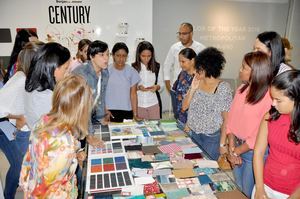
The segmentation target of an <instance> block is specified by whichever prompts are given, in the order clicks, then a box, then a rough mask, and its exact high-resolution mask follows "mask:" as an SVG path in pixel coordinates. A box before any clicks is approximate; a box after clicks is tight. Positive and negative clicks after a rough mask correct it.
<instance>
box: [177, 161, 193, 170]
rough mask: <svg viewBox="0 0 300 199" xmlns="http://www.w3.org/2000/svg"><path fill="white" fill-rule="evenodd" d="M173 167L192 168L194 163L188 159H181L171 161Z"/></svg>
mask: <svg viewBox="0 0 300 199" xmlns="http://www.w3.org/2000/svg"><path fill="white" fill-rule="evenodd" d="M173 168H174V169H192V168H194V163H193V162H192V161H190V160H185V159H182V160H180V161H178V162H175V163H173Z"/></svg>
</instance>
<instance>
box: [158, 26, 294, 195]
mask: <svg viewBox="0 0 300 199" xmlns="http://www.w3.org/2000/svg"><path fill="white" fill-rule="evenodd" d="M182 26H186V25H185V24H182V25H181V27H180V29H179V35H185V34H184V33H190V31H192V29H189V30H183V28H182ZM187 27H188V26H187ZM190 36H191V35H190ZM193 43H194V42H193ZM183 44H184V42H181V45H183ZM178 45H179V44H177V45H173V46H172V47H171V49H170V51H169V54H168V57H167V59H166V62H165V65H168V63H169V59H168V58H169V56H170V54H172V52H173V53H174V49H173V47H174V46H178ZM284 45H285V46H284ZM179 46H180V45H179ZM185 47H187V48H184V49H182V50H180V51H177V52H176V53H177V54H178V55H177V56H178V59H177V60H178V63H180V66H181V69H182V70H181V72H180V73H179V75H178V77H177V79H176V81H175V82H174V84H173V87H172V88H171V89H168V88H170V87H169V86H168V84H169V82H170V81H169V80H168V79H167V80H166V79H165V82H166V88H167V90H169V91H170V94H171V97H172V106H173V110H174V117H175V118H176V120H177V123H178V127H179V128H181V129H182V130H184V131H185V132H186V133H188V134H189V136H190V137H191V138H192V140H193V141H194V142H195V143H196V144H198V145H199V146H200V147H201V148H202V149H204V151H206V152H207V154H208V155H209V156H210V157H211V158H212V159H214V160H217V159H218V158H219V157H220V155H222V156H224V157H226V158H227V159H228V161H229V162H230V164H231V166H232V168H233V175H234V178H235V182H236V184H237V185H238V187H239V188H240V189H241V191H242V192H243V193H244V194H245V195H246V196H247V197H248V198H250V197H251V195H252V198H255V199H258V198H288V197H289V198H300V175H299V174H300V145H299V142H300V125H299V121H300V120H299V114H300V112H299V100H300V96H299V94H300V71H299V70H295V69H294V68H293V67H292V66H291V65H289V64H288V62H289V61H290V52H289V50H291V45H290V44H289V43H287V40H286V39H283V38H281V36H280V35H279V34H278V33H276V32H273V31H268V32H263V33H261V34H259V35H258V36H257V38H256V39H255V42H254V45H253V52H249V53H247V54H245V55H244V57H243V60H242V64H241V67H240V71H239V79H240V81H241V82H242V84H241V85H240V86H239V87H238V88H237V90H236V91H235V95H234V98H232V90H231V88H230V85H229V84H228V83H227V82H225V81H223V80H222V79H220V76H221V72H222V70H223V68H224V66H225V63H226V60H225V58H224V55H223V53H222V52H221V51H220V50H218V49H216V48H214V47H208V48H205V49H204V50H202V51H200V52H199V53H196V52H195V51H196V50H193V49H192V45H191V44H190V46H185ZM286 55H287V56H286ZM173 66H174V67H176V64H174V63H173ZM167 69H168V68H167ZM167 69H166V68H164V70H167ZM174 71H175V70H174ZM166 74H167V73H166ZM164 75H165V74H164ZM167 77H168V76H167ZM254 186H255V188H254ZM253 188H254V190H253Z"/></svg>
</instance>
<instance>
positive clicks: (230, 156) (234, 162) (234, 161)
mask: <svg viewBox="0 0 300 199" xmlns="http://www.w3.org/2000/svg"><path fill="white" fill-rule="evenodd" d="M227 160H228V161H229V162H230V164H231V166H232V168H234V167H235V166H236V165H241V164H242V158H241V157H240V156H235V155H233V153H229V154H228V155H227Z"/></svg>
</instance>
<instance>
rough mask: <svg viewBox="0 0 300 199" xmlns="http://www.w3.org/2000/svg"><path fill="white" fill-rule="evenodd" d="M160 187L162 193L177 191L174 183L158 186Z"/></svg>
mask: <svg viewBox="0 0 300 199" xmlns="http://www.w3.org/2000/svg"><path fill="white" fill-rule="evenodd" d="M160 187H161V189H162V191H163V192H164V193H166V192H168V191H172V190H176V189H178V185H177V184H176V183H170V184H160Z"/></svg>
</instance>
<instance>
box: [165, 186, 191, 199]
mask: <svg viewBox="0 0 300 199" xmlns="http://www.w3.org/2000/svg"><path fill="white" fill-rule="evenodd" d="M166 195H167V198H172V199H181V198H183V197H185V196H189V195H190V194H189V192H188V190H187V189H186V188H181V189H175V190H172V191H168V192H166Z"/></svg>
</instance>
